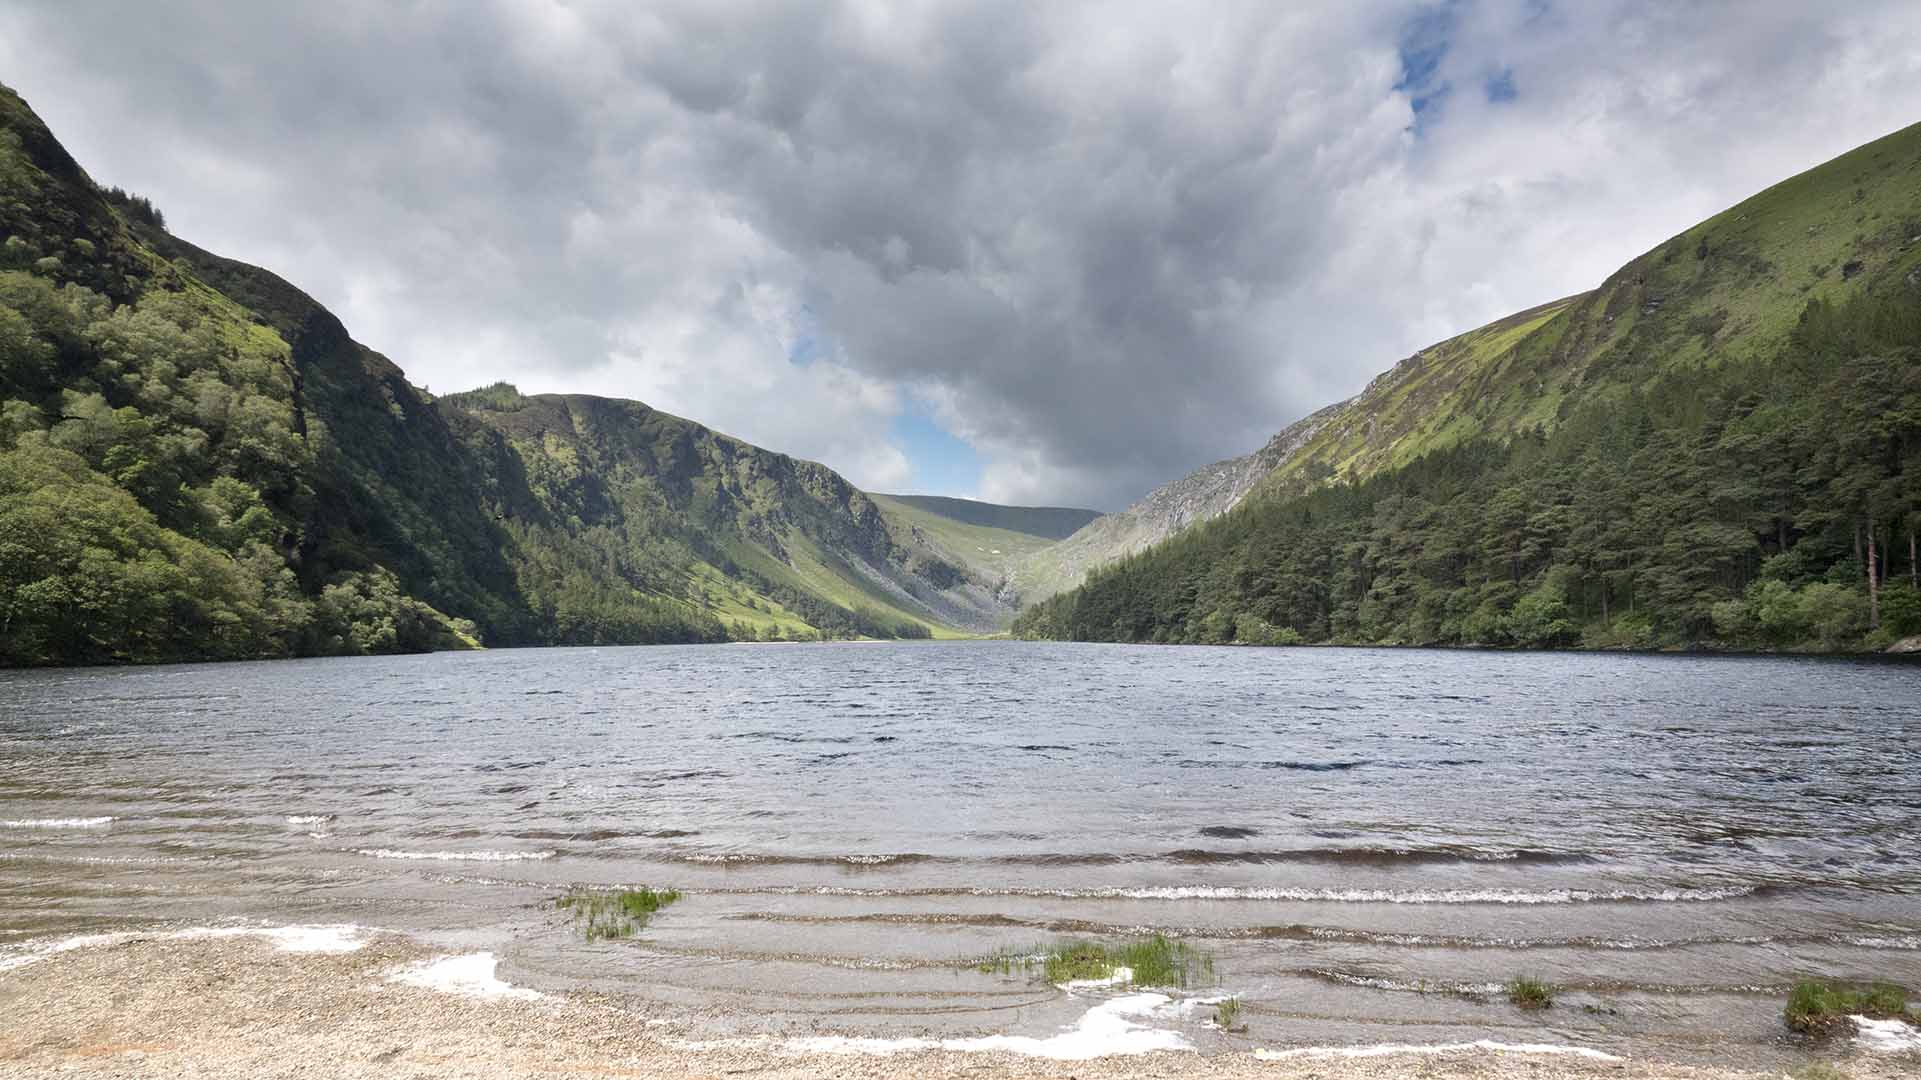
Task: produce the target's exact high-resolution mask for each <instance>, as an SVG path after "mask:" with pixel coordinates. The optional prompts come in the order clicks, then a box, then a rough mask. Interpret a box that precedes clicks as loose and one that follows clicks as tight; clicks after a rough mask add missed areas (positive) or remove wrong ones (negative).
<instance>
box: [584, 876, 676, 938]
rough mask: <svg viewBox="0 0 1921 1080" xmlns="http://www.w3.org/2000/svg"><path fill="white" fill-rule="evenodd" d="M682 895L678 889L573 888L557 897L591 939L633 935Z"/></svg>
mask: <svg viewBox="0 0 1921 1080" xmlns="http://www.w3.org/2000/svg"><path fill="white" fill-rule="evenodd" d="M678 899H680V892H679V890H677V889H658V890H657V889H645V888H643V889H620V890H617V891H609V890H605V889H574V890H572V891H570V892H568V893H567V895H565V896H562V897H560V898H559V899H557V900H555V901H554V907H556V908H558V909H560V910H561V911H566V912H570V913H571V914H572V915H573V918H574V922H575V924H576V925H578V926H579V927H580V929H581V933H583V934H585V935H586V936H587V940H588V941H600V940H602V939H605V938H630V937H633V936H634V934H635V933H637V932H638V931H640V930H641V929H643V928H644V927H646V925H647V920H648V919H651V918H653V916H654V912H656V911H659V910H660V909H661V908H664V907H666V906H667V905H669V904H671V903H673V902H674V901H676V900H678Z"/></svg>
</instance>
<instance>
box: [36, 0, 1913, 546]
mask: <svg viewBox="0 0 1921 1080" xmlns="http://www.w3.org/2000/svg"><path fill="white" fill-rule="evenodd" d="M0 82H5V83H6V84H7V85H10V86H12V87H13V88H14V89H16V90H18V91H19V92H20V93H21V94H22V95H24V96H25V97H26V99H27V100H28V102H29V103H30V104H31V105H32V106H33V107H34V108H35V109H36V110H37V111H38V112H39V113H40V115H41V116H42V117H43V118H44V119H46V120H47V122H48V123H49V124H50V125H51V126H52V127H53V129H54V132H55V134H56V135H58V136H59V137H60V138H61V140H62V141H63V142H64V143H65V145H66V146H67V148H68V149H69V150H70V151H72V152H73V153H74V155H75V156H76V157H77V158H78V159H79V160H80V162H81V163H82V164H83V165H84V166H85V167H86V168H87V169H88V171H89V172H90V173H91V174H92V175H93V177H94V178H95V179H96V180H98V181H99V182H101V183H103V184H114V185H119V186H121V187H125V188H128V189H130V190H133V191H136V192H138V193H141V194H144V195H147V196H149V197H151V198H152V199H153V200H154V202H155V203H156V204H157V205H158V206H159V207H160V208H161V209H162V210H163V211H164V212H165V214H166V215H167V221H168V224H169V226H170V227H171V228H172V230H173V231H174V232H176V233H177V234H179V235H180V236H182V237H184V238H186V239H188V240H191V241H193V242H194V243H196V244H199V245H200V246H202V247H206V248H209V249H211V250H213V251H217V252H219V253H221V254H224V255H228V256H231V257H234V258H239V259H244V260H246V261H248V262H253V263H256V264H259V265H262V266H265V267H267V268H269V269H272V270H274V271H275V272H277V273H279V274H281V275H282V276H283V277H286V278H287V279H289V280H290V281H292V282H294V283H295V284H297V285H299V286H300V287H301V288H303V289H305V290H306V291H308V292H309V293H311V294H313V295H314V296H315V297H316V298H317V299H319V300H320V301H321V302H322V303H323V304H325V305H327V306H328V307H329V308H331V309H332V310H333V311H334V312H335V313H336V314H338V315H339V316H340V317H341V318H342V320H343V321H345V322H346V324H347V326H348V328H349V329H350V330H351V331H352V332H353V334H354V336H355V337H356V338H358V339H360V340H361V341H363V342H365V343H367V344H368V345H370V346H372V347H373V348H375V349H377V350H379V351H381V352H383V353H385V354H386V355H387V356H389V357H390V358H392V359H393V360H394V361H395V362H397V363H399V364H400V365H401V366H402V367H403V368H404V369H405V370H406V371H407V373H408V375H409V377H410V378H411V379H412V380H413V381H414V382H415V383H416V384H419V385H424V386H426V387H427V388H429V389H430V390H433V391H435V392H438V393H446V392H450V391H455V390H462V389H469V388H472V387H475V386H480V385H484V384H486V383H490V382H493V381H495V380H500V379H505V380H508V381H511V382H513V383H514V384H516V385H517V386H519V387H520V388H521V390H523V391H524V392H528V393H540V392H569V393H592V394H602V395H607V396H615V397H631V398H637V399H639V400H642V401H645V402H647V403H648V404H650V405H653V406H655V407H657V408H660V409H664V410H666V411H668V412H672V413H676V414H678V415H681V416H686V417H689V418H691V419H694V420H697V421H700V422H702V423H705V424H707V425H709V426H711V427H714V428H716V429H718V430H721V431H724V432H727V433H730V434H733V435H737V436H739V437H741V438H744V439H747V440H749V441H751V442H754V443H757V444H760V445H762V446H765V447H768V448H770V449H774V450H780V451H784V452H787V453H791V454H794V455H797V456H801V457H806V458H812V459H815V460H819V461H822V462H825V463H826V464H828V465H830V466H832V467H833V468H835V469H837V470H839V471H840V472H842V473H843V474H844V475H846V476H847V477H848V478H849V479H850V480H852V481H853V482H855V483H856V484H858V485H860V486H861V487H864V488H866V489H868V490H872V491H917V492H925V493H931V494H946V495H959V496H964V497H974V498H982V499H987V500H991V501H997V502H1010V503H1019V504H1051V505H1070V506H1086V507H1091V508H1095V509H1102V510H1112V509H1118V508H1120V507H1122V506H1125V505H1127V504H1128V503H1130V502H1132V501H1134V500H1135V499H1136V498H1138V497H1140V496H1141V495H1143V494H1145V493H1146V492H1147V491H1148V490H1150V489H1151V488H1153V487H1154V486H1156V485H1158V484H1161V483H1164V482H1166V481H1169V480H1172V479H1175V478H1177V477H1179V476H1182V475H1185V474H1186V473H1188V472H1190V471H1192V470H1194V469H1195V468H1197V467H1199V466H1201V465H1204V464H1206V463H1208V462H1211V461H1215V460H1219V459H1222V458H1226V457H1231V456H1235V455H1238V454H1243V453H1247V452H1248V451H1251V450H1253V449H1255V448H1256V447H1258V446H1260V445H1261V444H1262V443H1264V442H1265V441H1266V440H1267V439H1268V438H1269V437H1270V436H1271V435H1272V434H1274V433H1275V432H1276V431H1278V430H1279V429H1280V428H1282V427H1284V426H1285V425H1286V424H1287V423H1289V422H1290V421H1292V420H1294V419H1296V418H1298V417H1300V416H1302V415H1304V414H1306V413H1308V412H1311V411H1313V410H1314V409H1316V408H1319V407H1320V406H1322V405H1325V404H1328V403H1330V402H1333V401H1336V400H1339V399H1341V398H1344V397H1347V396H1349V395H1351V394H1353V393H1355V392H1357V391H1358V390H1359V389H1360V388H1361V387H1363V386H1364V385H1366V383H1367V381H1368V380H1369V379H1370V378H1372V377H1373V376H1374V375H1376V374H1378V373H1380V372H1381V371H1383V370H1385V369H1386V368H1388V367H1390V366H1392V365H1393V364H1394V363H1395V362H1396V361H1397V360H1399V359H1401V358H1402V357H1404V356H1407V355H1410V354H1412V353H1413V352H1415V351H1417V350H1419V349H1421V348H1422V347H1424V346H1426V345H1429V344H1432V343H1434V342H1437V341H1440V340H1443V339H1445V338H1447V337H1449V336H1452V335H1454V334H1456V333H1459V332H1461V331H1464V330H1468V329H1471V328H1473V327H1476V326H1479V325H1482V324H1484V323H1486V322H1489V321H1491V320H1493V319H1496V318H1499V317H1501V316H1503V315H1505V314H1508V313H1510V312H1513V311H1517V310H1520V309H1522V308H1526V307H1529V306H1532V305H1534V304H1538V303H1541V302H1544V301H1547V300H1551V299H1554V298H1557V297H1560V296H1565V295H1568V294H1571V293H1576V292H1579V291H1582V290H1584V289H1588V288H1591V287H1593V286H1595V285H1596V284H1598V283H1599V282H1600V281H1601V280H1602V279H1603V278H1604V277H1606V275H1607V274H1608V273H1609V272H1611V271H1612V270H1614V269H1616V268H1617V267H1619V266H1620V265H1621V264H1623V263H1625V262H1626V261H1628V260H1629V259H1631V258H1633V257H1634V256H1635V255H1638V254H1639V253H1641V252H1643V251H1645V250H1647V249H1649V248H1652V247H1654V246H1655V245H1657V244H1658V243H1660V242H1661V241H1662V240H1663V239H1665V238H1666V237H1668V236H1671V235H1673V234H1674V233H1677V232H1679V231H1681V230H1683V229H1685V228H1687V227H1688V226H1690V225H1692V224H1693V223H1695V222H1697V221H1699V220H1701V219H1703V218H1705V217H1707V216H1709V215H1711V214H1713V213H1715V212H1717V211H1718V210H1720V209H1723V208H1725V207H1727V206H1729V205H1731V204H1733V203H1735V202H1738V201H1739V200H1741V199H1742V198H1745V197H1746V196H1748V195H1750V194H1752V193H1754V192H1755V191H1758V190H1760V189H1761V188H1764V187H1766V186H1768V185H1769V184H1771V183H1774V182H1775V181H1778V180H1780V179H1783V178H1785V177H1787V176H1789V175H1792V174H1793V173H1796V172H1798V171H1801V170H1802V169H1806V168H1809V167H1812V166H1814V165H1816V164H1819V163H1820V162H1822V161H1824V160H1826V159H1828V158H1830V157H1833V156H1834V155H1836V154H1839V153H1841V152H1843V151H1845V150H1847V149H1849V148H1851V147H1853V146H1856V145H1859V144H1860V143H1863V142H1866V141H1868V140H1870V139H1873V138H1876V137H1878V136H1880V135H1884V134H1886V133H1888V132H1890V131H1893V130H1896V129H1898V128H1900V127H1903V126H1905V125H1907V124H1910V123H1913V122H1915V121H1917V120H1921V94H1917V93H1916V90H1915V88H1916V87H1917V86H1921V5H1917V4H1914V3H1913V2H1912V0H1858V2H1854V3H1849V4H1807V3H1804V2H1800V0H1739V2H1736V0H1726V2H1715V0H1698V2H1691V3H1685V4H1673V3H1667V2H1658V0H1657V2H1646V0H1579V2H1575V0H1458V2H1445V3H1386V2H1376V0H1347V2H1342V3H1332V2H1329V3H1301V4H1292V3H1289V4H1277V3H1271V2H1267V0H1257V2H1247V3H1240V2H1234V0H1211V2H1207V3H1199V4H1196V3H1173V2H1166V3H1134V2H1129V0H1095V2H1087V3H1082V2H1078V0H1049V2H1047V3H1031V2H1026V0H1021V2H1001V0H975V2H967V3H956V2H945V0H894V2H886V3H882V2H876V0H855V2H835V0H785V2H778V3H775V2H765V3H763V2H736V0H690V2H681V0H664V2H653V3H632V2H600V0H565V2H563V0H444V2H437V0H419V2H397V0H331V2H329V3H327V4H261V3H256V2H253V0H228V2H218V0H173V2H169V3H166V4H126V3H117V2H108V0H10V2H9V3H7V4H6V5H5V6H4V7H0Z"/></svg>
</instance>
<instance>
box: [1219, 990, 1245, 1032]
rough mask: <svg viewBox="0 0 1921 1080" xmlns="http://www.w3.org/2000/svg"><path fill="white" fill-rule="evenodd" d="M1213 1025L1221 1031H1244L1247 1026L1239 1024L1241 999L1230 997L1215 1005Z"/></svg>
mask: <svg viewBox="0 0 1921 1080" xmlns="http://www.w3.org/2000/svg"><path fill="white" fill-rule="evenodd" d="M1214 1023H1215V1024H1216V1025H1218V1026H1219V1027H1220V1029H1221V1030H1222V1031H1246V1030H1247V1026H1246V1025H1245V1024H1242V1023H1241V999H1240V998H1237V997H1231V998H1226V999H1224V1000H1222V1001H1220V1002H1218V1003H1216V1004H1215V1006H1214Z"/></svg>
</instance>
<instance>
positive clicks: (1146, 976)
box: [976, 934, 1214, 989]
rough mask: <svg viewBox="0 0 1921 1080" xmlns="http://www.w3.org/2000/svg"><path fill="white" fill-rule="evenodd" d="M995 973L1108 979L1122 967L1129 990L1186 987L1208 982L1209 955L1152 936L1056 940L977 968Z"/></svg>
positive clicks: (1210, 972)
mask: <svg viewBox="0 0 1921 1080" xmlns="http://www.w3.org/2000/svg"><path fill="white" fill-rule="evenodd" d="M976 966H977V967H979V969H980V970H982V971H985V972H990V973H993V974H999V975H1012V974H1014V973H1015V972H1025V971H1032V970H1034V969H1035V968H1036V967H1038V968H1040V969H1041V970H1042V974H1043V975H1045V977H1046V979H1047V981H1048V982H1051V983H1066V982H1082V981H1092V980H1101V979H1112V978H1114V977H1115V976H1116V975H1117V974H1119V973H1120V972H1121V970H1122V969H1126V972H1127V979H1126V983H1127V985H1129V986H1162V987H1172V988H1174V989H1186V988H1187V987H1189V986H1192V985H1195V984H1197V983H1200V982H1203V981H1211V980H1212V979H1213V978H1214V956H1213V954H1212V953H1209V952H1207V951H1205V950H1202V949H1197V948H1195V947H1193V946H1192V945H1189V944H1187V943H1186V942H1184V941H1175V940H1172V939H1170V938H1167V937H1164V936H1162V935H1160V934H1155V935H1154V936H1153V937H1148V938H1140V939H1138V940H1134V941H1124V942H1105V941H1062V942H1056V943H1055V944H1053V945H1045V946H1037V947H1035V948H1032V949H1023V950H1013V951H1008V952H1001V953H996V954H994V955H993V956H990V957H988V958H987V959H985V960H982V961H980V962H979V963H978V964H977V965H976Z"/></svg>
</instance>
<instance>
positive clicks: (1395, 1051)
mask: <svg viewBox="0 0 1921 1080" xmlns="http://www.w3.org/2000/svg"><path fill="white" fill-rule="evenodd" d="M1468 1050H1486V1051H1489V1052H1491V1053H1497V1054H1548V1055H1570V1056H1573V1057H1584V1058H1589V1059H1591V1060H1594V1061H1620V1060H1622V1058H1620V1057H1618V1056H1616V1055H1614V1054H1609V1053H1604V1052H1602V1051H1600V1050H1595V1049H1592V1048H1590V1047H1586V1046H1566V1045H1563V1044H1560V1043H1504V1042H1496V1041H1494V1040H1493V1039H1478V1040H1476V1041H1474V1042H1464V1043H1432V1044H1427V1045H1415V1044H1408V1043H1379V1044H1376V1045H1373V1046H1302V1047H1297V1048H1295V1049H1293V1050H1255V1051H1254V1057H1255V1059H1256V1060H1259V1061H1292V1060H1296V1059H1299V1058H1372V1057H1398V1056H1401V1055H1411V1054H1422V1055H1425V1054H1452V1053H1459V1052H1462V1051H1468Z"/></svg>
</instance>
